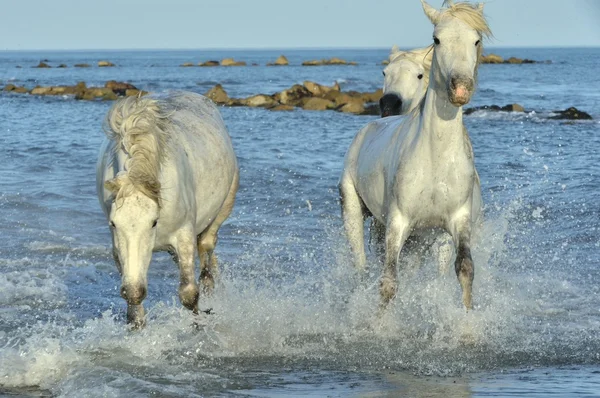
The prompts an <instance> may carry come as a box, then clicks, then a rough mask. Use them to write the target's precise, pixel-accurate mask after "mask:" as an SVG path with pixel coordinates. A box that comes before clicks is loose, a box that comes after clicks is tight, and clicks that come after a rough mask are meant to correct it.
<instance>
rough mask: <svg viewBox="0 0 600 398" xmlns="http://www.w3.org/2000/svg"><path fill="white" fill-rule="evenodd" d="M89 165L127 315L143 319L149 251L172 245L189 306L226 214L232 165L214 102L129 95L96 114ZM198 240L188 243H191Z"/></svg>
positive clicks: (211, 262)
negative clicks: (97, 143)
mask: <svg viewBox="0 0 600 398" xmlns="http://www.w3.org/2000/svg"><path fill="white" fill-rule="evenodd" d="M105 133H106V138H105V140H104V143H103V144H102V147H101V149H100V154H99V157H98V165H97V168H96V181H97V193H98V198H99V200H100V204H101V206H102V209H103V210H104V213H105V215H106V217H107V218H108V221H109V226H110V231H111V235H112V240H113V257H114V260H115V263H116V266H117V268H118V270H119V272H120V274H121V296H122V297H123V298H124V299H125V300H126V301H127V320H128V322H129V323H133V324H134V325H135V326H136V327H139V326H142V325H143V323H144V307H143V305H142V301H143V300H144V298H145V297H146V293H147V287H148V280H147V273H148V267H149V265H150V261H151V259H152V252H155V251H167V252H169V253H171V255H172V256H173V259H174V261H175V262H176V263H177V265H178V267H179V272H180V279H179V298H180V300H181V303H182V304H183V305H184V306H185V307H187V308H189V309H190V310H192V311H194V312H195V313H197V311H198V297H199V289H198V284H197V283H196V279H195V276H194V272H195V270H194V268H195V262H194V255H195V252H196V250H197V251H198V253H199V256H200V280H201V282H202V284H203V286H204V290H205V291H206V292H207V293H210V291H211V290H212V289H213V287H214V275H215V273H216V271H217V259H216V256H215V254H214V253H213V251H214V248H215V245H216V243H217V232H218V230H219V227H220V226H221V224H222V223H223V222H224V221H225V219H227V217H229V214H230V213H231V210H232V208H233V204H234V201H235V195H236V192H237V189H238V181H239V171H238V165H237V159H236V156H235V154H234V151H233V147H232V145H231V139H230V137H229V134H228V133H227V130H226V128H225V124H224V122H223V119H222V118H221V115H220V114H219V111H218V109H217V107H216V106H215V105H214V104H213V103H212V102H211V101H210V100H209V99H207V98H205V97H203V96H201V95H199V94H194V93H189V92H170V93H166V94H153V95H148V96H145V97H139V98H138V97H129V98H126V99H123V100H120V101H118V102H116V103H115V104H114V105H113V107H112V108H111V109H110V111H109V112H108V114H107V116H106V121H105ZM196 247H197V249H196Z"/></svg>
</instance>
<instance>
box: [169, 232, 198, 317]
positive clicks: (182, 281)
mask: <svg viewBox="0 0 600 398" xmlns="http://www.w3.org/2000/svg"><path fill="white" fill-rule="evenodd" d="M194 253H195V248H194V237H193V235H191V234H190V233H187V232H186V233H182V234H181V235H180V236H179V237H178V239H177V247H175V253H174V255H173V258H174V259H176V260H177V266H178V267H179V300H180V301H181V304H183V305H184V306H185V307H186V308H188V309H190V310H192V311H193V312H194V313H195V314H197V313H198V295H199V293H198V285H197V284H196V276H195V274H194Z"/></svg>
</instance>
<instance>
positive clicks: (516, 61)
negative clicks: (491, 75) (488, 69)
mask: <svg viewBox="0 0 600 398" xmlns="http://www.w3.org/2000/svg"><path fill="white" fill-rule="evenodd" d="M480 62H481V63H482V64H512V65H520V64H537V63H550V61H534V60H532V59H527V58H517V57H510V58H508V59H504V58H502V57H501V56H499V55H497V54H488V55H483V56H481V59H480Z"/></svg>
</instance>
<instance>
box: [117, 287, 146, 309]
mask: <svg viewBox="0 0 600 398" xmlns="http://www.w3.org/2000/svg"><path fill="white" fill-rule="evenodd" d="M147 293H148V291H147V289H146V286H144V285H142V284H124V285H121V297H123V298H124V299H125V301H127V304H130V305H140V304H142V301H144V299H145V298H146V294H147Z"/></svg>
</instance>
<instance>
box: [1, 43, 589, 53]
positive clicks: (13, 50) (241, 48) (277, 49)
mask: <svg viewBox="0 0 600 398" xmlns="http://www.w3.org/2000/svg"><path fill="white" fill-rule="evenodd" d="M420 46H421V47H422V46H423V45H420ZM399 47H400V48H416V47H419V46H413V45H408V46H399ZM390 48H391V46H389V47H384V46H373V47H360V46H359V47H352V46H339V47H335V46H331V47H205V48H193V47H179V48H177V47H171V48H164V47H160V48H159V47H157V48H142V47H139V48H30V49H29V48H26V49H2V50H0V53H7V52H42V51H49V52H58V51H74V52H85V51H140V52H142V51H306V50H312V51H314V50H389V49H390ZM485 48H486V49H489V48H492V49H496V48H497V49H504V48H506V49H513V48H514V49H528V48H541V49H543V48H548V49H550V48H554V49H571V48H573V49H575V48H600V45H589V46H588V45H577V46H561V45H535V46H526V45H515V46H509V45H499V46H494V45H489V46H485Z"/></svg>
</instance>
